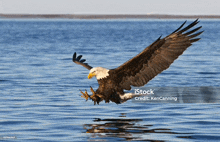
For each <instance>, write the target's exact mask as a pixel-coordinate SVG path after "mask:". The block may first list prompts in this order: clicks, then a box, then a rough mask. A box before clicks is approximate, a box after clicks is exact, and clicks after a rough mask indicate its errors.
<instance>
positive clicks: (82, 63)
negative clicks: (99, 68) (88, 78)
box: [72, 52, 92, 70]
mask: <svg viewBox="0 0 220 142" xmlns="http://www.w3.org/2000/svg"><path fill="white" fill-rule="evenodd" d="M81 58H82V55H79V56H78V57H77V56H76V52H75V53H74V54H73V59H72V60H73V62H74V63H76V64H78V65H81V66H83V67H85V68H87V69H88V70H90V69H91V68H92V67H91V66H90V65H88V64H87V63H84V62H85V61H86V59H81ZM80 59H81V60H80Z"/></svg>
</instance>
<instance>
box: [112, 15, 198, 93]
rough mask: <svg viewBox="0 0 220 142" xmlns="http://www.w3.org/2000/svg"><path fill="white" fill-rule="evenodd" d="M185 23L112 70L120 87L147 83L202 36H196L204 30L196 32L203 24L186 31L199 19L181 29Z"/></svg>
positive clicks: (128, 88) (127, 88)
mask: <svg viewBox="0 0 220 142" xmlns="http://www.w3.org/2000/svg"><path fill="white" fill-rule="evenodd" d="M185 23H186V22H184V23H183V24H182V25H181V26H180V27H179V28H178V29H177V30H175V31H174V32H173V33H171V34H170V35H168V36H166V37H165V38H162V39H161V38H158V39H157V40H156V41H155V42H154V43H152V44H151V45H150V46H148V47H147V48H145V49H144V50H143V51H142V52H141V53H140V54H138V55H137V56H135V57H134V58H132V59H130V60H129V61H127V62H126V63H124V64H122V65H121V66H119V67H118V68H116V69H113V70H111V71H112V72H113V73H114V74H115V76H117V81H118V82H119V84H118V85H119V87H121V88H122V89H126V90H130V89H131V85H132V86H143V85H145V84H146V83H147V82H148V81H150V80H151V79H152V78H154V77H155V76H156V75H158V74H159V73H161V72H162V71H163V70H165V69H167V68H168V67H169V66H170V65H171V64H172V63H173V62H174V60H175V59H177V58H178V56H180V55H181V54H182V53H183V52H184V51H185V50H186V49H187V48H188V47H189V46H190V45H191V44H192V43H193V42H196V41H198V40H199V39H200V38H195V37H197V36H198V35H200V34H201V33H202V32H198V33H195V32H196V31H198V30H199V29H200V28H201V27H202V26H200V27H198V28H195V29H193V30H191V31H188V32H186V31H187V30H189V29H190V28H192V27H193V26H195V25H196V24H197V23H198V19H197V20H195V21H194V22H193V23H191V24H190V25H188V26H187V27H185V28H183V29H182V30H181V28H182V27H183V26H184V24H185ZM184 32H185V33H184Z"/></svg>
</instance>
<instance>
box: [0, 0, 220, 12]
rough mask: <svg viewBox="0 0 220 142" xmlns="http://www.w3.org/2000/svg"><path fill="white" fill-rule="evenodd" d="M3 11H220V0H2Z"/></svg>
mask: <svg viewBox="0 0 220 142" xmlns="http://www.w3.org/2000/svg"><path fill="white" fill-rule="evenodd" d="M0 13H3V14H176V15H177V14H186V15H202V14H205V15H220V0H0Z"/></svg>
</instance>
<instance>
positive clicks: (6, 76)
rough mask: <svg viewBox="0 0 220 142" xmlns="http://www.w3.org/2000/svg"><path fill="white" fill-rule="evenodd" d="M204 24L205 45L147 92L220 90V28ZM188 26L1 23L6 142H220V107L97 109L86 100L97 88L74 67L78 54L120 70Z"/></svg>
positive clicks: (0, 107) (0, 129)
mask: <svg viewBox="0 0 220 142" xmlns="http://www.w3.org/2000/svg"><path fill="white" fill-rule="evenodd" d="M200 21H201V22H200V23H199V24H198V25H199V26H203V28H202V30H204V31H205V32H204V33H203V34H202V35H201V36H200V37H201V40H200V41H199V42H196V43H195V44H193V46H191V47H190V48H189V49H187V50H186V51H185V52H184V54H183V55H182V56H180V57H179V58H178V60H176V61H175V62H174V63H173V64H172V65H171V67H170V68H169V69H168V70H166V71H164V72H163V73H161V74H160V75H158V76H157V77H155V78H154V79H153V80H152V81H150V82H149V83H148V84H147V85H146V86H147V87H163V88H166V87H204V86H205V87H219V86H220V66H219V65H220V47H219V45H220V42H219V37H220V21H219V20H204V19H201V20H200ZM182 22H184V20H129V19H128V20H60V19H57V20H42V19H38V20H25V19H23V20H18V19H17V20H16V19H1V20H0V53H1V56H0V141H1V140H3V141H22V142H25V141H28V142H29V141H51V142H56V141H57V142H60V141H101V140H102V141H126V140H131V141H132V140H133V141H139V140H140V141H141V140H145V141H156V140H157V141H199V142H200V141H217V140H220V105H219V103H138V102H133V101H131V100H130V101H127V102H126V103H123V104H120V105H116V104H114V103H109V104H105V103H104V102H102V103H100V105H95V106H94V105H93V102H92V101H87V102H86V101H85V100H84V99H83V98H81V97H80V96H81V94H80V92H79V89H81V90H85V89H87V90H89V86H92V87H93V88H95V89H97V88H98V84H97V81H96V80H95V78H94V79H91V80H88V79H87V75H88V70H86V69H85V68H83V67H81V66H78V65H76V64H74V63H73V62H72V60H71V58H72V54H73V53H74V52H77V53H79V54H83V55H84V56H83V57H84V58H86V59H87V62H88V63H89V64H90V65H91V66H94V67H95V66H103V67H106V68H115V67H117V66H119V65H121V64H122V63H124V62H125V61H127V60H128V59H130V58H131V57H133V56H135V55H136V54H138V53H139V52H141V51H142V50H143V49H144V48H145V47H147V46H148V45H149V44H151V43H152V42H153V41H154V40H156V39H157V38H158V37H159V36H160V35H162V36H163V37H164V36H166V35H168V34H169V33H171V32H173V31H174V30H175V29H176V28H177V27H178V26H180V25H181V24H182ZM189 22H192V20H189ZM189 22H188V23H189ZM188 94H190V92H188ZM193 95H194V94H193ZM216 95H217V96H218V93H217V94H216Z"/></svg>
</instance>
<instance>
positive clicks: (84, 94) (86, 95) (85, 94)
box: [80, 90, 90, 101]
mask: <svg viewBox="0 0 220 142" xmlns="http://www.w3.org/2000/svg"><path fill="white" fill-rule="evenodd" d="M80 93H82V94H83V95H82V96H81V97H82V98H85V99H86V101H87V100H88V99H89V98H90V96H89V94H88V93H87V90H86V91H85V93H83V92H82V91H81V90H80Z"/></svg>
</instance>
